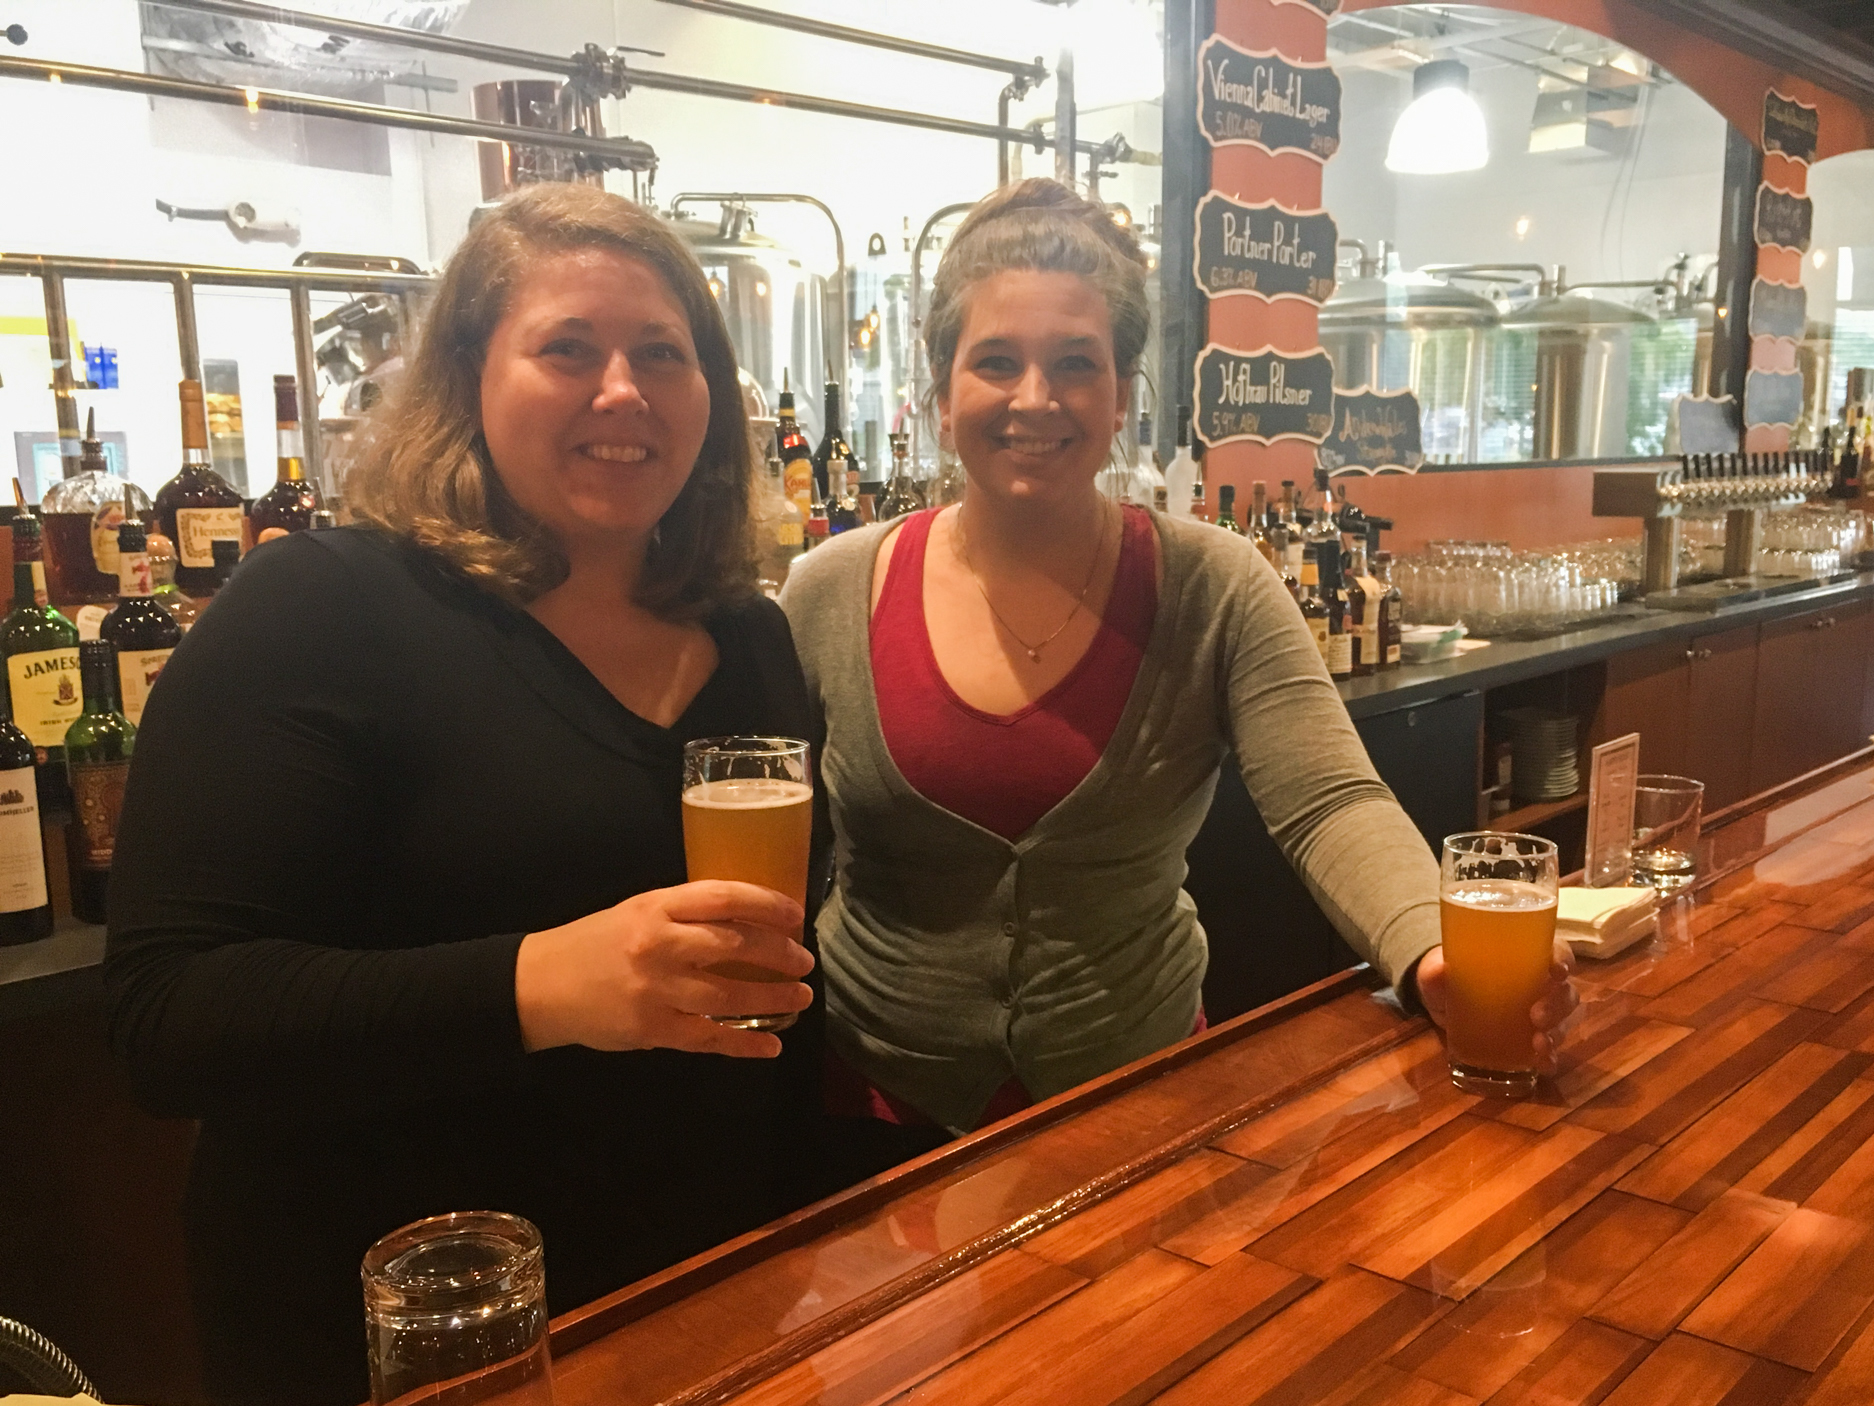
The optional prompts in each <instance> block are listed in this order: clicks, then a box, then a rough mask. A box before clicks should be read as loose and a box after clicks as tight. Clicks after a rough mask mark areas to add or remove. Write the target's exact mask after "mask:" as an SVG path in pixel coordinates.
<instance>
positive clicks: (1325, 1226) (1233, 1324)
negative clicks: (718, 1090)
mask: <svg viewBox="0 0 1874 1406" xmlns="http://www.w3.org/2000/svg"><path fill="white" fill-rule="evenodd" d="M1705 849H1706V856H1705V864H1706V869H1705V872H1706V873H1707V875H1708V876H1709V877H1707V878H1706V879H1705V880H1704V881H1703V882H1702V885H1701V887H1700V888H1699V889H1698V890H1697V891H1696V892H1695V893H1694V895H1693V896H1691V897H1690V898H1688V899H1684V900H1681V901H1680V902H1679V903H1678V904H1677V905H1676V906H1675V907H1674V908H1673V909H1671V910H1670V911H1669V912H1668V914H1667V915H1666V921H1665V923H1664V924H1663V927H1662V931H1661V933H1660V935H1659V936H1658V937H1657V938H1655V939H1654V940H1652V941H1651V942H1649V943H1647V944H1645V945H1643V946H1642V947H1640V948H1637V949H1635V950H1632V951H1630V952H1628V953H1626V954H1624V955H1622V956H1620V957H1618V958H1616V959H1615V960H1613V961H1610V962H1606V963H1603V964H1598V965H1597V964H1591V963H1584V964H1583V967H1582V970H1581V972H1580V989H1581V992H1582V996H1583V1005H1582V1009H1581V1011H1580V1013H1579V1015H1578V1016H1577V1019H1576V1024H1575V1026H1574V1027H1573V1029H1572V1031H1571V1035H1570V1039H1569V1043H1568V1046H1567V1049H1566V1053H1565V1059H1564V1069H1563V1072H1562V1073H1561V1074H1560V1075H1559V1077H1557V1078H1556V1079H1554V1080H1553V1081H1550V1082H1548V1083H1546V1084H1545V1086H1544V1087H1543V1089H1542V1090H1541V1091H1540V1092H1539V1093H1538V1094H1537V1096H1536V1097H1534V1098H1531V1099H1529V1100H1526V1101H1521V1102H1507V1101H1494V1100H1485V1099H1479V1098H1475V1097H1470V1096H1467V1095H1464V1094H1460V1093H1459V1092H1458V1091H1457V1090H1455V1089H1454V1088H1452V1086H1451V1082H1450V1078H1449V1076H1448V1074H1447V1072H1446V1067H1445V1062H1444V1052H1443V1049H1442V1047H1441V1045H1440V1042H1439V1038H1438V1035H1437V1033H1436V1032H1435V1031H1434V1030H1432V1029H1431V1028H1430V1027H1429V1026H1428V1025H1427V1024H1426V1023H1425V1022H1423V1021H1420V1020H1412V1019H1408V1018H1406V1017H1404V1016H1402V1015H1401V1014H1399V1013H1398V1011H1397V1010H1396V1009H1394V1008H1391V1007H1389V1006H1388V1005H1387V1004H1385V1003H1384V1002H1383V1001H1382V1000H1381V999H1380V998H1379V997H1378V996H1376V994H1375V993H1374V991H1373V989H1372V983H1371V981H1370V979H1369V978H1368V977H1367V976H1366V974H1365V973H1364V972H1349V973H1345V974H1343V975H1341V976H1338V977H1335V978H1333V979H1332V980H1329V981H1327V982H1323V983H1321V984H1319V985H1318V986H1315V987H1312V988H1310V989H1308V990H1306V991H1303V992H1300V993H1297V994H1296V995H1294V996H1292V997H1289V998H1288V999H1287V1000H1285V1001H1283V1002H1280V1003H1278V1004H1276V1005H1274V1006H1271V1007H1266V1008H1264V1009H1263V1010H1261V1011H1256V1012H1251V1013H1250V1014H1248V1015H1245V1016H1243V1017H1240V1018H1239V1019H1237V1020H1234V1021H1231V1022H1229V1023H1228V1024H1226V1025H1223V1026H1220V1027H1218V1028H1217V1029H1215V1030H1212V1031H1209V1032H1208V1033H1206V1034H1204V1035H1201V1036H1198V1037H1196V1038H1194V1039H1192V1040H1189V1041H1187V1042H1185V1043H1184V1044H1182V1045H1179V1046H1177V1047H1176V1048H1174V1049H1172V1050H1168V1051H1165V1052H1164V1053H1162V1054H1160V1055H1158V1056H1156V1057H1154V1058H1152V1059H1150V1060H1146V1061H1143V1062H1141V1063H1140V1064H1138V1065H1135V1066H1133V1067H1131V1068H1129V1069H1126V1070H1122V1071H1120V1072H1118V1073H1116V1074H1114V1075H1112V1076H1109V1077H1108V1078H1106V1079H1104V1080H1101V1081H1099V1082H1097V1083H1095V1084H1092V1085H1089V1086H1087V1087H1085V1088H1082V1089H1079V1090H1076V1091H1074V1092H1072V1093H1070V1094H1067V1095H1064V1096H1063V1097H1061V1098H1059V1099H1055V1100H1053V1101H1051V1102H1049V1103H1047V1104H1043V1105H1041V1106H1039V1107H1037V1108H1035V1109H1033V1110H1031V1111H1029V1112H1028V1113H1025V1114H1023V1115H1021V1116H1020V1117H1017V1118H1014V1119H1010V1120H1008V1121H1007V1122H1004V1123H1001V1124H997V1125H996V1126H994V1127H992V1128H989V1129H986V1130H985V1131H984V1132H982V1133H979V1134H977V1135H975V1136H974V1137H971V1138H968V1139H965V1140H963V1141H960V1142H958V1143H954V1144H952V1145H950V1146H948V1147H946V1148H944V1149H942V1150H941V1151H939V1152H938V1153H936V1154H933V1155H932V1156H930V1157H928V1158H925V1159H923V1160H922V1161H920V1162H916V1163H911V1164H907V1166H905V1167H903V1168H900V1169H897V1170H896V1171H894V1172H893V1173H891V1174H889V1175H888V1176H886V1177H884V1178H881V1179H879V1180H878V1181H876V1182H872V1183H868V1184H866V1185H865V1186H862V1187H858V1188H855V1189H854V1190H852V1191H850V1192H847V1193H846V1194H844V1195H843V1196H841V1197H839V1198H835V1199H834V1200H832V1201H828V1202H824V1203H822V1204H821V1205H819V1206H816V1207H812V1208H810V1209H809V1210H807V1211H805V1212H802V1213H801V1214H800V1215H798V1216H796V1217H793V1218H792V1219H790V1220H788V1221H784V1222H780V1223H777V1224H776V1225H774V1226H770V1227H768V1228H766V1229H764V1230H762V1231H760V1232H757V1233H756V1234H754V1235H751V1236H748V1237H746V1238H744V1239H743V1240H740V1241H737V1242H733V1243H732V1244H730V1245H728V1246H725V1247H723V1248H722V1249H720V1250H718V1251H716V1252H714V1253H712V1254H710V1255H707V1256H704V1257H701V1258H699V1259H697V1260H693V1261H690V1262H689V1263H687V1264H685V1265H681V1266H678V1267H677V1268H676V1269H673V1270H672V1271H670V1272H668V1273H666V1274H664V1275H661V1276H658V1277H657V1278H654V1279H650V1280H646V1281H644V1282H643V1283H640V1284H637V1285H634V1286H632V1287H630V1288H628V1289H626V1290H624V1291H623V1292H621V1293H619V1294H617V1295H614V1296H612V1297H611V1298H609V1299H605V1300H601V1301H600V1302H598V1303H596V1304H593V1305H591V1306H589V1307H588V1308H586V1309H582V1310H580V1311H578V1312H576V1313H572V1314H569V1315H566V1316H565V1317H563V1318H562V1319H560V1320H558V1321H557V1322H556V1323H555V1325H554V1351H555V1357H556V1363H555V1378H556V1392H557V1397H558V1402H559V1406H600V1403H605V1404H606V1406H633V1404H635V1403H654V1402H670V1403H684V1404H685V1406H700V1403H717V1402H724V1403H727V1402H734V1403H737V1404H738V1406H757V1404H758V1403H759V1406H785V1403H806V1402H837V1403H847V1404H848V1406H863V1403H874V1402H894V1401H897V1402H930V1403H944V1406H965V1403H968V1404H969V1406H974V1404H975V1403H988V1402H1004V1401H1007V1402H1022V1403H1048V1404H1049V1406H1082V1404H1083V1403H1084V1406H1108V1404H1109V1403H1120V1402H1126V1403H1132V1402H1144V1401H1163V1402H1167V1403H1180V1406H1182V1403H1228V1406H1252V1403H1254V1404H1255V1406H1275V1403H1285V1406H1323V1404H1325V1403H1334V1404H1335V1406H1377V1404H1378V1403H1382V1402H1387V1403H1391V1402H1398V1403H1412V1406H1464V1403H1470V1402H1482V1401H1489V1402H1492V1403H1503V1404H1507V1403H1516V1404H1517V1406H1537V1403H1542V1404H1543V1406H1554V1404H1556V1403H1576V1402H1606V1403H1608V1404H1609V1406H1639V1403H1645V1406H1660V1404H1661V1403H1673V1404H1674V1406H1678V1403H1686V1406H1700V1404H1702V1403H1711V1406H1717V1403H1724V1406H1747V1404H1748V1406H1771V1404H1773V1403H1782V1402H1790V1403H1796V1402H1803V1403H1807V1406H1864V1403H1868V1402H1874V1141H1871V1140H1870V1139H1871V1136H1874V756H1870V755H1869V754H1865V753H1864V754H1859V755H1857V756H1856V757H1855V758H1850V759H1848V760H1847V761H1845V762H1844V763H1841V764H1838V765H1837V766H1835V767H1833V768H1830V769H1828V770H1826V771H1824V772H1821V773H1816V774H1814V775H1813V776H1811V777H1810V778H1807V779H1806V780H1805V782H1803V783H1799V784H1795V785H1792V786H1790V787H1785V788H1781V789H1780V790H1778V791H1777V792H1774V793H1771V794H1769V795H1767V796H1764V797H1760V798H1758V800H1756V801H1754V802H1747V803H1745V804H1744V805H1742V806H1738V807H1734V808H1733V809H1732V810H1731V811H1728V812H1726V813H1724V814H1723V815H1720V816H1718V817H1715V818H1714V820H1713V823H1711V824H1710V825H1708V826H1707V830H1706V838H1705ZM547 1249H548V1266H549V1273H550V1272H551V1263H552V1246H550V1245H549V1246H548V1247H547Z"/></svg>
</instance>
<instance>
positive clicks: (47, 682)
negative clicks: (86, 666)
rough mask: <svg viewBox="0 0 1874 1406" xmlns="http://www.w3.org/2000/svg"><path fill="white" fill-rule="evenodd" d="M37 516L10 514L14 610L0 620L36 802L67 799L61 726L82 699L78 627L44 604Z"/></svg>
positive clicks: (0, 643) (1, 647)
mask: <svg viewBox="0 0 1874 1406" xmlns="http://www.w3.org/2000/svg"><path fill="white" fill-rule="evenodd" d="M40 552H41V541H40V535H39V519H37V518H35V517H33V516H32V515H31V514H30V513H21V514H20V515H19V516H18V517H16V518H14V519H13V609H12V611H11V612H10V613H9V614H8V615H7V617H6V619H5V620H4V621H0V655H4V656H5V658H6V663H7V693H8V696H9V699H10V702H11V706H12V715H13V722H14V724H15V725H16V726H17V727H18V728H19V730H20V731H21V732H23V733H25V734H26V736H27V737H28V738H29V739H31V741H32V744H33V751H34V754H35V759H36V761H37V763H38V766H39V782H40V784H39V803H40V804H41V805H42V806H46V807H47V808H48V809H50V808H53V807H54V805H55V804H56V805H60V806H62V805H63V803H64V800H65V798H66V790H65V757H64V753H63V752H61V751H60V748H62V747H63V746H64V745H65V729H66V728H68V727H70V726H71V723H72V719H73V718H75V717H77V716H78V713H79V710H80V709H81V708H83V706H84V700H83V699H82V698H81V697H80V696H79V692H78V627H77V626H76V625H74V624H72V622H71V621H69V620H67V619H66V618H65V617H64V616H63V615H61V614H59V613H58V611H56V610H54V609H53V608H52V607H51V606H50V605H48V604H46V573H45V563H44V562H43V561H41V560H40Z"/></svg>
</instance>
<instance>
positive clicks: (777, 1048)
mask: <svg viewBox="0 0 1874 1406" xmlns="http://www.w3.org/2000/svg"><path fill="white" fill-rule="evenodd" d="M804 918H805V915H804V914H803V913H802V912H801V909H800V905H799V904H797V903H795V902H794V901H793V900H792V899H791V898H787V897H785V896H784V895H782V894H779V893H776V892H774V891H773V890H772V889H765V888H760V887H757V886H756V885H754V884H742V883H734V882H731V881H729V880H722V879H709V880H704V881H701V882H698V883H690V884H679V885H677V886H676V887H674V888H667V889H652V890H650V891H649V892H647V893H641V894H637V895H635V896H633V897H631V898H628V899H626V900H625V901H624V902H623V903H620V904H618V905H616V906H615V907H612V908H606V909H603V910H601V911H600V912H597V913H591V914H588V915H587V916H585V917H583V918H579V919H576V920H574V921H573V922H570V923H567V924H565V925H564V926H562V927H557V928H548V929H545V930H544V931H541V932H536V933H529V934H528V935H527V936H526V937H525V938H524V939H523V940H522V942H521V947H520V955H519V956H518V958H517V959H516V961H515V964H514V1002H515V1006H516V1007H517V1009H518V1010H519V1013H520V1023H521V1039H522V1041H523V1043H524V1044H525V1045H526V1047H527V1049H528V1050H529V1051H530V1052H532V1051H535V1050H544V1049H551V1048H553V1047H554V1046H557V1045H587V1046H589V1047H591V1048H592V1049H596V1050H640V1049H653V1048H661V1049H673V1050H690V1051H694V1052H697V1053H703V1054H723V1055H734V1056H737V1057H740V1058H744V1059H771V1058H773V1057H774V1056H775V1055H778V1054H779V1053H780V1052H781V1041H780V1039H779V1038H778V1037H776V1036H774V1035H770V1034H765V1033H763V1032H760V1031H754V1030H736V1029H734V1028H732V1027H730V1026H726V1025H719V1024H717V1023H716V1022H715V1021H712V1020H710V1019H709V1017H710V1016H746V1015H756V1014H759V1015H765V1014H773V1013H783V1012H795V1011H802V1010H805V1009H806V1008H807V1007H808V1006H809V1005H810V1004H812V1001H813V993H812V992H811V991H810V990H809V989H808V988H807V987H806V986H805V985H803V984H801V982H800V981H799V978H801V977H804V976H806V975H807V973H808V972H810V971H812V970H813V956H812V954H811V953H809V952H808V951H807V949H806V948H805V947H803V946H802V945H801V943H800V939H799V934H800V931H801V924H802V922H803V921H804ZM723 963H738V964H745V965H749V966H754V967H760V968H763V969H764V970H768V971H772V972H775V973H777V974H778V977H780V978H785V977H793V978H795V980H793V981H787V980H781V979H777V980H775V981H738V980H736V979H735V978H733V977H729V976H723V975H720V974H718V973H717V972H714V971H711V970H709V968H712V967H715V966H718V965H720V964H723Z"/></svg>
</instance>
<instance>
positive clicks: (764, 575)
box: [760, 454, 807, 597]
mask: <svg viewBox="0 0 1874 1406" xmlns="http://www.w3.org/2000/svg"><path fill="white" fill-rule="evenodd" d="M766 483H767V492H766V494H765V495H764V496H763V501H762V505H761V543H762V550H761V567H760V571H761V583H760V584H761V589H762V591H763V592H764V593H765V594H766V595H768V596H769V597H774V596H778V595H779V594H780V593H781V587H783V586H785V585H786V584H787V573H788V568H790V567H791V566H793V564H794V558H795V557H797V556H799V555H800V554H801V553H802V552H804V551H806V550H807V520H806V519H805V518H803V517H802V516H801V515H800V509H799V508H797V507H795V506H794V500H793V499H792V498H790V497H788V496H787V492H786V485H785V476H784V475H783V473H782V467H781V456H780V455H778V454H770V455H769V456H768V476H767V480H766Z"/></svg>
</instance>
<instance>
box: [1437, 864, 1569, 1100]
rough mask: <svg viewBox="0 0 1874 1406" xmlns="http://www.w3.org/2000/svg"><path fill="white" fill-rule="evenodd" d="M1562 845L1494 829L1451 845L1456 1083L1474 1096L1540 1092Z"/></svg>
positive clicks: (1446, 920)
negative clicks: (1541, 1005) (1540, 1010)
mask: <svg viewBox="0 0 1874 1406" xmlns="http://www.w3.org/2000/svg"><path fill="white" fill-rule="evenodd" d="M1555 891H1556V854H1555V846H1554V845H1553V844H1552V843H1551V842H1549V841H1547V840H1544V839H1541V838H1540V837H1538V836H1532V835H1505V834H1491V833H1488V832H1484V833H1480V834H1473V835H1453V836H1452V837H1451V838H1450V839H1448V840H1446V841H1445V854H1444V873H1443V877H1442V882H1441V885H1440V892H1439V909H1440V916H1441V918H1442V926H1443V935H1444V960H1445V984H1446V990H1447V992H1448V993H1449V1004H1448V1007H1447V1009H1446V1014H1445V1019H1446V1026H1445V1037H1446V1041H1447V1045H1448V1050H1449V1054H1450V1057H1451V1075H1452V1081H1453V1082H1454V1083H1456V1084H1457V1086H1458V1087H1459V1088H1461V1089H1464V1090H1466V1091H1467V1092H1472V1093H1492V1094H1508V1095H1519V1094H1527V1093H1530V1092H1532V1091H1533V1090H1534V1088H1535V1083H1536V1075H1535V1025H1534V1022H1533V1021H1532V1020H1531V1018H1530V1008H1531V1007H1532V1006H1534V1005H1535V1003H1536V1002H1537V1001H1538V1000H1539V999H1540V998H1541V996H1542V990H1543V986H1544V984H1545V983H1546V982H1547V980H1548V976H1549V968H1550V966H1551V964H1552V963H1553V961H1554V946H1555Z"/></svg>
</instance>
